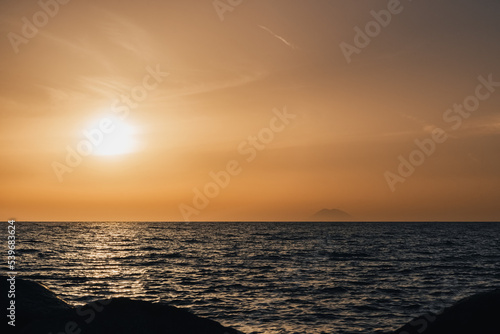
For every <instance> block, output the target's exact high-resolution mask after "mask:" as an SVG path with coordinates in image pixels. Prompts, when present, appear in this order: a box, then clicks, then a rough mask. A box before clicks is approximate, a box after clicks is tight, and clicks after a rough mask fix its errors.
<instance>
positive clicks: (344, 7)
mask: <svg viewBox="0 0 500 334" xmlns="http://www.w3.org/2000/svg"><path fill="white" fill-rule="evenodd" d="M499 17H500V2H499V1H496V0H478V1H472V0H469V1H465V0H442V1H435V0H427V1H426V0H418V1H410V0H401V1H395V0H390V1H387V0H384V1H373V0H370V1H361V0H359V1H347V0H345V1H342V0H336V1H334V0H330V1H327V0H307V1H305V0H281V1H279V0H275V1H271V0H268V1H261V0H253V1H250V0H244V1H238V0H232V1H230V0H221V1H215V2H214V1H212V0H190V1H180V0H179V1H159V0H154V1H153V0H146V1H131V0H128V1H123V0H121V1H118V0H99V1H97V0H85V1H84V0H71V1H67V0H59V2H56V1H55V0H42V1H41V2H39V3H37V2H36V1H17V0H3V1H1V2H0V30H1V35H2V36H3V37H2V39H1V42H0V43H1V44H0V50H1V53H0V72H1V76H0V87H1V90H0V115H1V123H0V124H1V125H0V131H1V137H0V158H1V161H2V162H1V165H0V177H1V185H2V192H1V195H0V219H2V220H7V219H8V218H16V219H18V220H160V221H166V220H175V221H181V220H184V219H188V220H214V219H216V220H250V219H251V220H264V219H272V220H289V219H291V220H302V219H307V218H308V217H310V216H311V215H312V214H313V213H314V212H316V211H319V210H320V209H323V208H337V209H341V210H344V211H347V212H348V213H350V214H351V215H353V216H354V217H355V218H356V219H359V220H384V219H391V220H397V219H403V220H415V219H422V220H455V219H460V220H499V219H500V205H499V200H500V155H499V153H498V152H499V148H500V136H499V135H500V62H499V59H500V41H499V37H500V21H499V20H498V18H499ZM440 129H441V130H440ZM85 133H86V134H85ZM415 141H417V142H418V143H420V144H419V145H420V146H421V147H422V148H420V149H419V147H418V145H417V144H416V142H415ZM416 150H420V152H417V151H416ZM68 152H72V153H68ZM402 161H403V162H402ZM414 165H415V166H414ZM398 169H399V171H398ZM220 171H224V172H222V173H220ZM214 178H215V179H217V182H218V183H217V182H216V181H214V180H213V179H214ZM403 181H404V182H403Z"/></svg>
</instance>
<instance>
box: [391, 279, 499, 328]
mask: <svg viewBox="0 0 500 334" xmlns="http://www.w3.org/2000/svg"><path fill="white" fill-rule="evenodd" d="M498 333H500V289H497V290H494V291H492V292H485V293H480V294H477V295H474V296H471V297H467V298H464V299H462V300H460V301H458V302H457V303H456V304H455V305H453V306H451V307H449V308H447V309H445V310H444V311H443V312H442V313H441V314H438V315H434V314H427V315H423V316H420V317H418V318H415V319H414V320H412V321H410V322H409V323H407V324H406V325H404V326H403V327H401V328H400V329H398V330H397V331H395V332H393V333H392V334H498Z"/></svg>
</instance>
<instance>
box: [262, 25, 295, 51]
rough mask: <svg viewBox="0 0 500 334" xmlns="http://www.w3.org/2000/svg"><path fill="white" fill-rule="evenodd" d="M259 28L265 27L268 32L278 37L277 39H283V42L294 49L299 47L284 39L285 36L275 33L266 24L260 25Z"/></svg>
mask: <svg viewBox="0 0 500 334" xmlns="http://www.w3.org/2000/svg"><path fill="white" fill-rule="evenodd" d="M258 26H259V28H261V29H264V30H265V31H267V32H268V33H270V34H271V35H273V36H274V37H276V38H277V39H279V40H280V41H282V42H283V43H285V44H286V45H287V46H288V47H290V48H292V49H298V47H297V46H296V45H294V44H292V43H290V42H288V41H287V40H286V39H284V38H283V37H281V36H280V35H277V34H275V33H274V32H273V31H272V30H271V29H269V28H268V27H265V26H262V25H260V24H259V25H258Z"/></svg>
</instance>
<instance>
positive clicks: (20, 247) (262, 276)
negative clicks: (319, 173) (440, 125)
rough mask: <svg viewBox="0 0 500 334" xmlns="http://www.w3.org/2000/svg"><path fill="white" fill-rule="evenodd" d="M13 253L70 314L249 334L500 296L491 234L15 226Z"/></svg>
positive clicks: (438, 229) (428, 228)
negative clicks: (191, 321)
mask: <svg viewBox="0 0 500 334" xmlns="http://www.w3.org/2000/svg"><path fill="white" fill-rule="evenodd" d="M6 232H7V228H6V227H5V228H3V229H2V231H1V237H2V240H6V239H7V237H6V235H7V233H6ZM16 248H17V251H18V253H17V262H18V263H17V271H18V277H23V278H28V279H33V280H36V281H38V282H41V283H42V284H44V285H46V286H47V287H49V288H50V289H51V290H53V291H54V292H55V293H56V294H57V295H58V296H60V297H61V298H63V299H64V300H66V301H67V302H68V303H70V304H72V305H75V306H77V305H81V304H84V303H86V302H90V301H92V300H95V299H102V298H112V297H129V298H132V299H139V300H148V301H152V302H161V303H168V304H170V305H174V306H177V307H181V308H185V309H188V310H190V311H191V312H193V313H195V314H196V315H199V316H202V317H207V318H210V319H213V320H216V321H218V322H220V323H222V324H223V325H225V326H231V327H234V328H236V329H238V330H240V331H242V332H244V333H246V334H250V333H268V334H279V333H286V334H294V333H300V334H304V333H307V334H320V333H339V334H354V333H388V332H391V331H392V330H396V329H397V328H399V327H400V326H402V325H404V324H405V323H406V322H408V321H410V320H411V319H412V318H413V317H415V316H418V315H421V314H423V313H425V312H429V311H432V312H439V311H441V310H442V309H443V308H444V307H447V306H450V305H452V304H453V303H454V302H455V301H457V300H459V299H461V298H463V297H466V296H469V295H472V294H475V293H478V292H482V291H488V290H491V289H494V288H498V287H499V286H500V223H451V222H447V223H444V222H440V223H438V222H436V223H430V222H414V223H402V222H401V223H400V222H387V223H383V222H377V223H373V222H369V223H358V222H346V223H319V222H200V223H173V222H164V223H162V222H57V223H55V222H53V223H49V222H17V223H16Z"/></svg>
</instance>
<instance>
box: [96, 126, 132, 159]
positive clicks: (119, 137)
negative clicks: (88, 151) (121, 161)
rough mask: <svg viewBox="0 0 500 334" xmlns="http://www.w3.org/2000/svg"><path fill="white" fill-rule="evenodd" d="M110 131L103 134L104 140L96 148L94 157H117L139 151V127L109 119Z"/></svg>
mask: <svg viewBox="0 0 500 334" xmlns="http://www.w3.org/2000/svg"><path fill="white" fill-rule="evenodd" d="M108 119H109V120H110V122H111V123H110V125H109V127H108V131H106V133H103V136H102V140H101V141H100V142H99V144H98V145H96V146H95V147H94V150H93V152H92V155H94V156H117V155H124V154H130V153H133V152H134V151H136V150H137V146H138V145H137V141H136V139H135V137H136V134H137V132H138V131H137V127H134V126H132V125H130V124H129V123H127V122H125V121H124V120H122V119H119V118H108Z"/></svg>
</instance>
